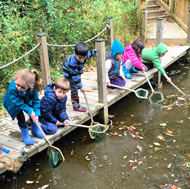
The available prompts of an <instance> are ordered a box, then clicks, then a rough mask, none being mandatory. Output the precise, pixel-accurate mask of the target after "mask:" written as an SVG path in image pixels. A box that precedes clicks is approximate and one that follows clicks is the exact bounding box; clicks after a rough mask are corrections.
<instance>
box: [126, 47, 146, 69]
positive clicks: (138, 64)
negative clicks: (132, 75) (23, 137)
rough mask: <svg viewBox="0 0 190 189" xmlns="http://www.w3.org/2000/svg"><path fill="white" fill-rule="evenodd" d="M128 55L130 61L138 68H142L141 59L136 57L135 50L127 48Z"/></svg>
mask: <svg viewBox="0 0 190 189" xmlns="http://www.w3.org/2000/svg"><path fill="white" fill-rule="evenodd" d="M128 57H129V59H130V61H131V63H132V64H133V65H134V66H135V67H136V68H138V69H142V68H143V67H144V65H143V63H142V59H141V57H140V58H138V57H137V55H136V53H135V51H134V50H132V49H131V50H129V51H128Z"/></svg>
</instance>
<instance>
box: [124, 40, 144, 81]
mask: <svg viewBox="0 0 190 189" xmlns="http://www.w3.org/2000/svg"><path fill="white" fill-rule="evenodd" d="M143 49H144V42H143V41H141V40H140V39H136V40H135V41H134V42H133V43H132V44H130V45H128V46H127V47H126V48H125V52H124V54H123V57H122V61H123V65H122V69H123V73H124V76H125V77H126V78H127V79H132V78H133V77H132V76H131V74H130V72H132V73H138V71H137V70H136V69H135V67H136V68H138V69H140V70H142V71H147V68H146V66H145V65H144V64H143V63H142V59H141V52H142V50H143Z"/></svg>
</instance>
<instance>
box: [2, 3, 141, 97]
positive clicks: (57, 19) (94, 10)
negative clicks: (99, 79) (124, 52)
mask: <svg viewBox="0 0 190 189" xmlns="http://www.w3.org/2000/svg"><path fill="white" fill-rule="evenodd" d="M0 10H1V11H0V18H1V22H0V34H1V35H0V40H1V44H0V66H2V65H5V64H7V63H9V62H11V61H13V60H15V59H17V58H19V57H21V56H23V55H24V54H25V53H26V52H27V51H29V50H31V49H32V48H33V47H35V46H36V45H37V40H36V37H37V34H38V33H45V34H46V37H47V43H49V44H57V45H63V44H65V45H70V44H76V43H77V42H79V41H86V40H88V39H90V38H92V37H94V36H95V35H97V34H98V33H99V32H100V31H102V29H104V28H105V26H106V24H109V19H107V18H108V17H113V24H114V37H115V38H116V39H118V40H119V41H120V42H121V43H122V44H123V45H124V46H126V45H127V44H129V43H130V42H132V41H133V40H134V38H139V37H140V30H141V14H142V12H141V7H140V0H120V1H115V0H70V1H63V0H6V1H0ZM99 38H104V39H105V41H106V43H107V33H106V32H104V33H103V34H101V35H100V36H99ZM94 41H95V40H93V41H92V42H89V43H88V46H89V49H91V48H94ZM107 50H109V49H107ZM73 51H74V48H73V47H69V48H57V47H48V53H49V62H50V67H51V77H52V81H54V80H56V78H58V77H62V62H63V61H64V60H65V59H66V57H67V56H69V55H70V54H72V53H73ZM39 62H40V60H39V51H38V49H36V50H35V51H33V52H32V53H30V54H29V55H27V56H25V57H24V58H23V59H21V60H19V61H18V62H16V63H14V64H12V65H11V66H8V67H6V68H3V69H1V70H0V72H1V74H0V81H1V83H0V85H1V89H2V90H1V92H0V100H1V99H2V96H3V94H4V92H5V91H6V88H7V85H8V83H10V81H11V80H12V76H13V74H14V71H16V70H20V69H23V68H27V69H31V68H36V69H38V70H39V69H40V66H39ZM91 63H94V60H93V59H91V60H90V61H88V65H90V64H91Z"/></svg>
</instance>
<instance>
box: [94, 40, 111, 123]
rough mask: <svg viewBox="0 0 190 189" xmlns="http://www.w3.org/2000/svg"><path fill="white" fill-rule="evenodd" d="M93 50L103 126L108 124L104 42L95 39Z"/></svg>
mask: <svg viewBox="0 0 190 189" xmlns="http://www.w3.org/2000/svg"><path fill="white" fill-rule="evenodd" d="M95 48H96V49H97V53H96V57H97V58H96V66H97V82H98V101H99V102H100V103H103V104H104V108H103V111H101V112H100V116H101V118H102V119H103V121H104V124H108V105H107V86H106V66H105V41H104V39H96V41H95Z"/></svg>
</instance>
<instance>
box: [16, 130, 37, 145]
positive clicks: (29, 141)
mask: <svg viewBox="0 0 190 189" xmlns="http://www.w3.org/2000/svg"><path fill="white" fill-rule="evenodd" d="M19 128H20V130H21V133H22V141H23V142H24V143H25V144H26V145H27V146H30V145H32V144H34V140H33V139H32V138H31V137H30V135H29V134H28V127H27V128H26V129H23V128H21V127H19Z"/></svg>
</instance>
